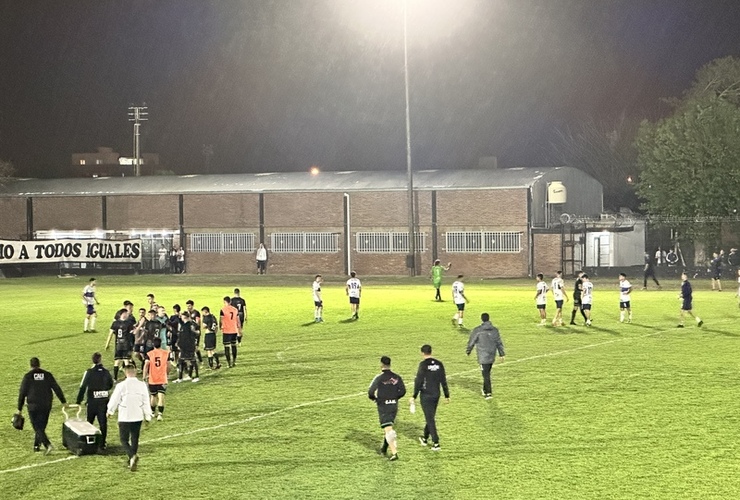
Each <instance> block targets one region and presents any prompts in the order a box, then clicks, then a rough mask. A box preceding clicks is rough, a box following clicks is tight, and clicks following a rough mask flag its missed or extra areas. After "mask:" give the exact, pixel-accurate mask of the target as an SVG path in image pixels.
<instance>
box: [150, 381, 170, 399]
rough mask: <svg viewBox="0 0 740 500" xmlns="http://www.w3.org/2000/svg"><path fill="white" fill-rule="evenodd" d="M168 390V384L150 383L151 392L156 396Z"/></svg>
mask: <svg viewBox="0 0 740 500" xmlns="http://www.w3.org/2000/svg"><path fill="white" fill-rule="evenodd" d="M165 392H167V384H149V394H150V395H152V396H156V395H157V394H164V393H165Z"/></svg>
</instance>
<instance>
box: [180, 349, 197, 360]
mask: <svg viewBox="0 0 740 500" xmlns="http://www.w3.org/2000/svg"><path fill="white" fill-rule="evenodd" d="M180 361H195V351H182V352H181V353H180Z"/></svg>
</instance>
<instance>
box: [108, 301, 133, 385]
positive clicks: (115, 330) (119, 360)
mask: <svg viewBox="0 0 740 500" xmlns="http://www.w3.org/2000/svg"><path fill="white" fill-rule="evenodd" d="M128 328H129V322H128V309H121V310H119V311H118V312H117V313H116V320H115V321H113V324H112V325H111V327H110V333H108V340H107V341H106V342H105V350H106V351H107V350H108V349H109V348H110V342H111V340H112V339H113V338H114V337H115V339H116V351H115V355H114V358H113V359H114V361H113V380H118V371H119V370H120V369H121V365H124V366H129V365H130V364H131V349H132V348H133V345H132V344H131V334H130V332H129V330H128Z"/></svg>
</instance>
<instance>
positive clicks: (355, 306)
mask: <svg viewBox="0 0 740 500" xmlns="http://www.w3.org/2000/svg"><path fill="white" fill-rule="evenodd" d="M349 276H350V278H349V279H348V280H347V285H346V286H345V288H344V290H345V292H346V293H347V297H349V308H350V310H351V311H352V319H360V316H359V312H360V296H361V295H362V283H360V280H359V279H357V273H355V272H354V271H352V272H351V273H349Z"/></svg>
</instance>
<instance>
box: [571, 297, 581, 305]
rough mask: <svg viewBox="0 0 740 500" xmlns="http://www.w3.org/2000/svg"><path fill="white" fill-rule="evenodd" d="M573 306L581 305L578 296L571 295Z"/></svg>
mask: <svg viewBox="0 0 740 500" xmlns="http://www.w3.org/2000/svg"><path fill="white" fill-rule="evenodd" d="M573 307H574V308H576V307H581V298H580V297H573Z"/></svg>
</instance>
